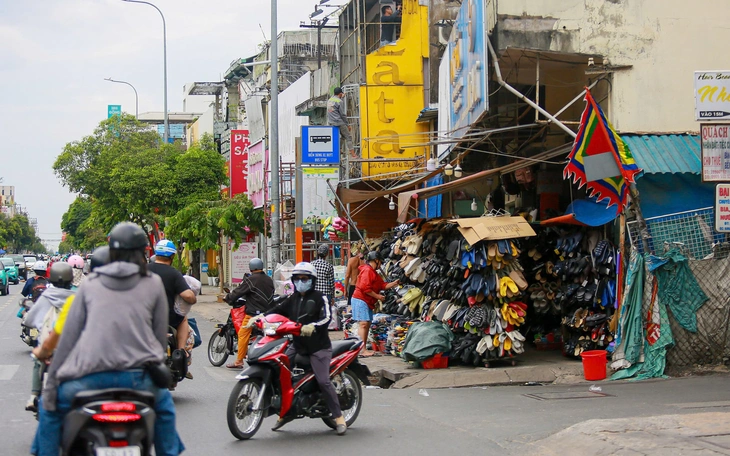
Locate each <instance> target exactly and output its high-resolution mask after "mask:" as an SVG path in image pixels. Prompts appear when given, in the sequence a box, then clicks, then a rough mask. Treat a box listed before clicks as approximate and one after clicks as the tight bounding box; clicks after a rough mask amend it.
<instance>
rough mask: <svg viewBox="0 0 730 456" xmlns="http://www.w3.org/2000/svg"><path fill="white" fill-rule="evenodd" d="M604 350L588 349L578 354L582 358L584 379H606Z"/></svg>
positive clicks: (605, 353)
mask: <svg viewBox="0 0 730 456" xmlns="http://www.w3.org/2000/svg"><path fill="white" fill-rule="evenodd" d="M606 355H607V352H606V350H590V351H587V352H583V353H581V354H580V357H581V358H583V377H585V379H586V380H590V381H593V380H605V379H606V363H607V361H606Z"/></svg>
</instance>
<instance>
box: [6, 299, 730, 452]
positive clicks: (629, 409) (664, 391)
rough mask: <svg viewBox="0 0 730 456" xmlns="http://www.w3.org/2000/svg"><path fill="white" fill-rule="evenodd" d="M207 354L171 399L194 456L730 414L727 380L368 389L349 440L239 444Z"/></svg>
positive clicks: (328, 434) (301, 431) (494, 438)
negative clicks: (594, 387)
mask: <svg viewBox="0 0 730 456" xmlns="http://www.w3.org/2000/svg"><path fill="white" fill-rule="evenodd" d="M11 291H12V296H11V297H10V298H8V297H0V340H2V344H0V410H2V411H3V413H1V414H0V417H1V418H0V454H3V455H24V454H28V448H29V442H30V440H31V438H32V435H33V432H34V431H35V426H36V423H35V421H34V419H33V417H32V415H31V414H30V413H27V412H25V411H24V410H23V407H24V404H25V400H26V399H27V396H28V392H29V386H30V373H31V361H30V359H29V358H28V352H29V350H28V348H27V347H26V346H25V345H24V344H23V343H22V342H21V341H20V339H19V338H18V333H19V330H18V328H19V326H18V319H17V318H16V317H15V313H16V311H17V305H16V302H17V299H18V293H19V291H20V286H13V287H12V288H11ZM199 323H200V326H201V332H202V333H203V338H204V340H205V341H206V342H207V337H209V336H210V334H211V331H212V328H213V325H212V323H211V322H209V321H206V320H203V319H201V321H199ZM204 350H205V348H204V347H201V348H200V349H197V350H196V354H195V358H194V362H193V367H192V372H193V374H194V375H195V379H194V380H192V381H188V380H186V381H184V382H182V383H181V384H180V385H179V386H178V389H177V391H175V392H174V393H173V396H174V398H175V402H176V405H177V410H178V417H179V423H178V429H179V430H180V432H181V435H182V437H183V440H184V442H185V444H186V445H187V448H188V451H187V452H186V454H189V455H206V454H243V453H244V452H246V453H248V454H262V453H263V452H264V451H265V452H267V453H269V454H285V453H287V454H288V453H292V451H293V450H294V449H296V454H299V455H309V454H335V453H343V452H345V453H346V454H352V455H373V454H394V453H396V452H397V453H400V454H403V455H410V454H417V453H420V454H424V455H431V454H462V455H472V454H473V455H484V454H489V453H491V452H492V451H501V452H502V454H520V453H522V452H524V451H525V450H528V451H530V452H533V453H534V452H535V450H536V448H535V447H534V446H532V444H534V442H537V441H539V440H541V439H543V438H545V437H547V436H549V435H551V434H553V433H555V432H557V431H560V430H562V429H565V428H567V427H569V426H571V425H573V424H576V423H580V422H583V421H585V420H589V419H594V418H598V419H609V418H626V417H634V416H637V417H638V416H652V415H664V414H686V413H697V412H705V411H728V412H730V392H729V391H728V388H727V382H728V377H726V376H721V375H716V376H711V377H696V378H689V379H672V380H660V381H652V382H642V383H610V384H602V387H603V391H602V393H605V394H607V396H599V395H596V394H591V393H590V392H589V391H588V389H587V386H586V385H580V386H533V387H528V386H515V387H489V388H470V389H447V390H428V391H426V392H425V393H424V394H421V392H419V390H416V389H414V390H374V389H369V390H366V391H365V405H364V408H363V410H362V413H361V415H360V418H359V419H358V421H357V423H356V425H355V426H354V427H353V428H352V429H351V430H350V431H349V432H348V434H347V436H345V437H337V436H336V435H335V434H334V433H333V432H332V431H330V430H329V429H328V428H326V427H325V426H324V424H322V423H321V421H314V420H307V421H303V420H302V421H297V422H294V423H290V424H288V425H287V426H286V427H285V428H284V432H278V433H274V432H271V431H270V430H269V428H270V427H271V425H272V424H273V422H274V418H273V417H271V418H268V419H267V421H265V422H264V425H263V426H262V429H261V430H260V431H259V434H258V435H257V436H256V438H255V439H253V440H251V441H248V442H238V441H236V440H235V439H234V438H233V437H232V436H231V435H230V433H229V432H228V428H227V426H226V419H225V408H226V402H227V400H228V394H229V392H230V390H231V388H232V385H233V382H234V379H233V377H234V376H235V374H236V373H235V372H231V371H228V370H226V369H225V368H214V367H211V366H210V365H209V363H208V361H207V359H206V357H205V351H204ZM425 394H427V395H425ZM576 395H577V396H591V397H583V398H575V397H573V396H576ZM570 397H573V398H570ZM728 432H730V430H728ZM538 453H539V451H538ZM565 454H571V453H570V451H567V452H566V453H565Z"/></svg>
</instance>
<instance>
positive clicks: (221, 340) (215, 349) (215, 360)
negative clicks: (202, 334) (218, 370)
mask: <svg viewBox="0 0 730 456" xmlns="http://www.w3.org/2000/svg"><path fill="white" fill-rule="evenodd" d="M227 348H228V347H226V337H225V336H223V335H221V333H220V331H218V330H216V331H215V332H213V335H212V336H210V341H208V361H210V364H212V365H214V366H215V367H221V366H222V365H223V364H225V362H226V361H227V360H228V350H227Z"/></svg>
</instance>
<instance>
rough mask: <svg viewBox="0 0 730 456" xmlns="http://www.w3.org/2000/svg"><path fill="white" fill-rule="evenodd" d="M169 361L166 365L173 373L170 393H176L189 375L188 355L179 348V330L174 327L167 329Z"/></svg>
mask: <svg viewBox="0 0 730 456" xmlns="http://www.w3.org/2000/svg"><path fill="white" fill-rule="evenodd" d="M167 331H168V332H167V359H166V360H165V364H167V367H168V368H169V369H170V372H171V373H172V383H171V384H170V387H169V389H170V391H174V390H175V387H177V384H178V383H180V382H181V381H183V379H185V378H186V377H185V376H186V375H187V374H188V361H189V360H190V359H189V358H188V354H187V353H186V352H185V350H184V349H182V348H177V330H176V329H175V328H173V327H172V326H168V328H167Z"/></svg>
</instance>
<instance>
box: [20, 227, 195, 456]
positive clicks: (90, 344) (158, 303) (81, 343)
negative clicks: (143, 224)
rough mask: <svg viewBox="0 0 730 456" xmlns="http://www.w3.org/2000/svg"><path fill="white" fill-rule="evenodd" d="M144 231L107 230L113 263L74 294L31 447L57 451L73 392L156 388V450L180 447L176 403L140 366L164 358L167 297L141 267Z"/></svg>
mask: <svg viewBox="0 0 730 456" xmlns="http://www.w3.org/2000/svg"><path fill="white" fill-rule="evenodd" d="M146 247H147V236H146V235H145V232H144V231H143V230H142V228H140V227H139V226H137V225H135V224H133V223H128V222H126V223H120V224H119V225H117V226H116V227H114V229H112V231H111V233H110V235H109V248H110V251H109V254H110V257H111V263H110V264H108V265H106V266H103V267H100V268H98V269H96V270H95V271H94V272H93V273H91V274H90V275H89V276H88V277H87V279H86V280H85V281H84V283H83V284H82V285H81V287H80V288H79V290H78V292H77V293H76V297H75V299H74V301H73V304H72V305H71V308H70V310H69V314H68V317H67V320H66V324H65V326H64V329H63V333H62V334H61V338H60V341H59V344H58V348H57V349H56V353H55V355H54V357H53V360H52V362H51V365H50V367H49V372H48V380H47V382H46V386H45V388H44V389H43V396H42V398H41V407H39V408H40V416H39V423H38V431H37V433H36V440H35V441H34V444H33V447H34V448H33V450H36V451H33V450H31V452H32V453H33V454H36V455H38V456H44V455H54V456H57V455H58V451H59V446H60V443H61V426H62V424H63V419H64V417H65V415H66V414H67V413H68V412H69V411H70V410H71V404H72V402H73V399H74V396H75V395H76V394H77V393H79V392H81V391H87V390H96V389H104V388H129V389H136V390H147V391H151V392H152V393H154V394H155V406H154V408H155V413H156V421H155V453H156V454H157V455H159V456H162V455H165V456H168V455H169V456H173V455H178V454H180V453H181V452H182V451H183V450H184V449H185V447H184V445H183V443H182V441H181V440H180V437H179V436H178V434H177V431H176V429H175V405H174V404H173V402H172V396H171V395H170V392H169V391H168V390H167V389H162V388H158V387H157V386H155V385H154V383H153V381H152V379H151V377H150V375H149V374H148V372H147V370H146V369H145V366H146V365H147V364H148V363H162V362H164V360H165V347H166V346H167V328H168V326H167V323H168V304H167V297H166V295H165V289H164V287H163V285H162V280H161V279H160V278H159V277H158V276H157V275H155V274H151V273H149V272H148V271H147V262H146V259H145V248H146Z"/></svg>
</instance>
